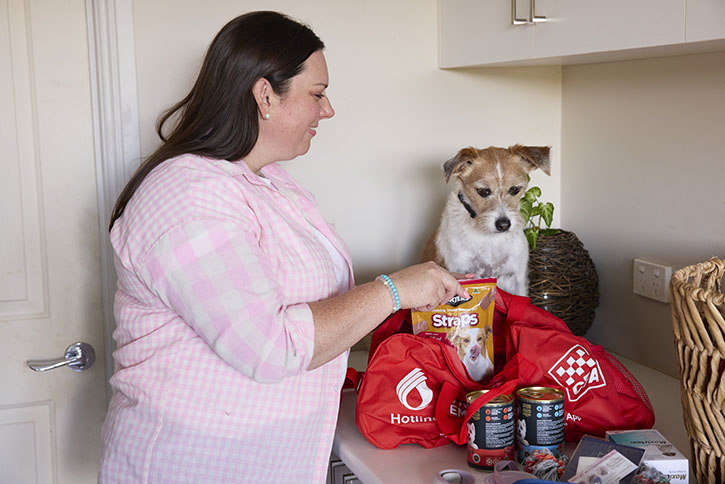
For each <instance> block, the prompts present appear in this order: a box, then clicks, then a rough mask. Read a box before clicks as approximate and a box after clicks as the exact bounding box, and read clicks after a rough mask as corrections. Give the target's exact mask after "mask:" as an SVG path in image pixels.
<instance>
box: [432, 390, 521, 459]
mask: <svg viewBox="0 0 725 484" xmlns="http://www.w3.org/2000/svg"><path fill="white" fill-rule="evenodd" d="M464 390H465V389H464V387H463V385H462V384H461V385H456V384H454V383H452V382H450V381H446V382H444V383H443V386H442V387H441V390H440V393H439V394H438V400H437V401H436V407H435V416H436V423H437V424H438V429H439V430H440V431H441V433H442V434H443V435H445V436H446V437H447V438H448V439H449V440H451V441H453V442H455V443H456V444H458V445H463V444H465V443H466V441H467V440H468V432H467V429H466V423H467V422H468V420H470V418H471V417H472V416H473V414H474V413H476V411H477V410H479V409H480V408H481V407H482V406H484V405H485V404H486V403H488V402H490V401H491V400H492V399H493V398H495V397H497V396H499V395H507V394H512V393H513V392H514V391H515V390H516V381H515V380H513V381H508V382H505V383H504V384H503V385H500V386H498V387H496V388H491V389H489V390H488V391H487V392H486V393H484V394H483V395H481V396H480V397H478V398H477V399H475V400H474V401H473V403H471V404H469V405H468V407H467V408H466V414H465V416H464V417H463V422H461V420H460V419H454V418H452V417H451V406H452V405H454V403H455V402H456V400H461V399H464V398H465V395H463V393H464ZM466 393H467V391H466Z"/></svg>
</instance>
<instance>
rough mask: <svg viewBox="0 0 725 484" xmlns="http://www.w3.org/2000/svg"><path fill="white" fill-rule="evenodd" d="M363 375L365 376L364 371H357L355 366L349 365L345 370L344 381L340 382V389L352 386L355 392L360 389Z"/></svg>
mask: <svg viewBox="0 0 725 484" xmlns="http://www.w3.org/2000/svg"><path fill="white" fill-rule="evenodd" d="M363 376H365V372H364V371H357V370H356V369H355V368H353V367H351V366H349V367H348V368H347V372H345V381H344V382H343V384H342V389H343V390H345V389H347V388H352V389H354V390H355V393H357V392H358V390H360V382H362V379H363Z"/></svg>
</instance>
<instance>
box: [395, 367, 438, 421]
mask: <svg viewBox="0 0 725 484" xmlns="http://www.w3.org/2000/svg"><path fill="white" fill-rule="evenodd" d="M426 380H427V378H426V376H425V374H424V373H423V370H421V369H420V368H414V369H413V370H412V371H411V372H410V373H408V374H407V375H405V376H404V377H403V378H402V379H401V380H400V382H399V383H398V386H397V387H395V393H396V394H397V395H398V400H400V403H402V404H403V405H404V406H405V408H407V409H408V410H412V411H417V410H423V409H424V408H426V407H427V406H428V405H429V404H430V402H431V401H433V392H432V391H431V389H430V388H428V385H427V384H426V383H425V381H426ZM413 395H415V396H417V398H411V397H412V396H413ZM411 400H412V401H413V402H414V403H413V404H411V403H410V401H411ZM415 402H418V403H417V405H416V404H415Z"/></svg>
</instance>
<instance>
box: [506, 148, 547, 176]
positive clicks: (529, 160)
mask: <svg viewBox="0 0 725 484" xmlns="http://www.w3.org/2000/svg"><path fill="white" fill-rule="evenodd" d="M509 151H510V152H511V153H513V154H515V155H519V156H520V157H521V159H522V160H523V161H524V168H525V169H526V171H532V170H535V169H537V168H539V169H540V170H541V171H543V172H544V173H546V174H547V175H551V171H550V168H551V161H550V160H549V151H550V148H549V147H548V146H521V145H514V146H511V147H509Z"/></svg>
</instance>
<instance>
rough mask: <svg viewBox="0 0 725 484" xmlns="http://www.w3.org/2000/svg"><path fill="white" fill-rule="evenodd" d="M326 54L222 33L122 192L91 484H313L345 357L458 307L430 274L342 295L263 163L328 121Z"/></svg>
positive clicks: (299, 199)
mask: <svg viewBox="0 0 725 484" xmlns="http://www.w3.org/2000/svg"><path fill="white" fill-rule="evenodd" d="M323 47H324V45H323V43H322V41H320V39H319V38H318V37H317V36H316V35H315V34H314V33H313V32H312V31H311V30H310V29H309V28H308V27H306V26H303V25H301V24H299V23H298V22H296V21H294V20H292V19H290V18H288V17H285V16H283V15H281V14H278V13H274V12H255V13H251V14H247V15H243V16H240V17H238V18H236V19H234V20H232V21H231V22H230V23H229V24H227V25H226V26H225V27H224V28H223V29H222V30H221V31H220V32H219V33H218V34H217V36H216V38H215V39H214V41H213V42H212V44H211V46H210V47H209V49H208V52H207V55H206V57H205V59H204V62H203V65H202V68H201V71H200V74H199V77H198V79H197V81H196V83H195V85H194V87H193V88H192V90H191V92H190V93H189V94H188V95H187V96H186V98H184V99H183V100H182V101H181V102H179V103H178V104H177V105H175V106H173V107H172V108H171V109H170V110H169V111H168V112H167V113H166V114H165V115H164V116H162V118H161V119H160V122H159V125H158V127H157V128H158V132H159V135H160V136H161V138H162V140H163V143H162V145H161V146H160V147H159V149H158V150H157V151H156V152H155V153H153V154H152V155H151V156H150V157H149V158H148V159H147V160H146V161H145V162H144V164H143V165H142V166H141V167H140V168H139V170H138V171H137V173H136V174H135V175H134V176H133V177H132V179H131V180H130V181H129V183H128V185H127V186H126V188H125V189H124V190H123V192H122V194H121V196H120V197H119V199H118V201H117V203H116V207H115V208H114V211H113V214H112V219H111V226H110V232H111V241H112V244H113V247H114V251H115V255H116V271H117V274H118V290H117V293H116V298H115V309H114V312H115V317H116V322H117V328H116V331H115V332H114V338H115V340H116V342H117V343H118V350H117V351H116V352H114V358H115V361H116V371H115V374H114V375H113V377H112V378H111V385H112V387H113V390H114V392H113V398H112V399H111V403H110V405H109V410H108V416H107V419H106V422H105V424H104V430H103V460H102V465H101V472H100V477H99V481H100V482H134V483H147V482H148V483H151V482H213V483H225V482H265V483H267V482H269V483H278V482H279V483H309V482H323V481H324V480H325V473H326V468H327V461H328V458H329V454H330V449H331V445H332V439H333V434H334V428H335V422H336V418H337V409H338V405H339V395H340V388H341V385H342V382H343V378H344V373H345V369H346V366H347V350H348V349H349V348H350V347H351V346H352V345H353V344H354V343H356V342H357V341H358V340H360V339H361V338H362V337H363V336H364V335H365V334H367V333H368V332H370V331H371V330H372V329H373V328H375V326H377V325H378V324H379V323H380V322H381V321H383V320H384V319H385V318H386V317H387V316H388V315H389V314H391V312H392V311H393V310H394V309H397V308H399V307H402V308H412V307H416V308H428V309H430V308H432V307H434V306H437V305H438V304H440V303H442V302H445V301H447V300H448V299H450V298H451V297H453V296H454V295H456V294H458V295H461V296H464V297H465V296H466V293H465V291H464V289H463V288H462V287H461V286H460V284H458V282H457V280H456V276H457V275H455V274H450V273H448V272H446V271H444V270H443V269H441V268H440V267H438V266H436V265H434V264H422V265H418V266H413V267H409V268H406V269H404V270H401V271H399V272H396V273H393V274H391V275H390V276H389V277H388V276H381V278H379V279H378V280H376V281H373V282H370V283H367V284H363V285H360V286H354V284H353V277H352V267H351V264H350V260H349V256H348V252H347V250H346V249H345V246H344V244H343V242H342V241H341V240H340V238H339V237H338V236H337V234H335V233H334V231H333V230H332V229H331V227H330V226H329V225H328V224H327V223H326V222H325V221H324V220H323V218H322V216H321V215H320V213H319V211H318V209H317V208H316V206H315V203H314V200H313V198H312V196H311V195H310V194H309V193H308V192H306V191H305V190H304V189H302V188H301V187H300V186H299V185H298V184H297V183H296V182H295V181H294V180H293V179H292V178H291V177H290V176H289V175H288V174H287V173H286V172H285V171H284V170H283V169H282V168H281V167H280V166H279V165H278V164H277V162H279V161H283V160H291V159H293V158H295V157H297V156H299V155H302V154H304V153H306V152H307V150H308V149H309V147H310V141H311V139H312V137H314V136H315V131H316V129H317V127H318V123H319V121H320V120H322V119H327V118H331V117H332V116H333V115H334V110H333V109H332V105H331V104H330V101H329V99H328V98H327V97H326V94H325V90H326V88H327V85H328V82H329V81H328V73H327V66H326V63H325V58H324V55H323V53H322V49H323ZM171 116H175V117H176V119H178V121H177V122H176V125H175V127H174V128H173V129H172V130H171V133H170V134H169V135H168V137H165V136H164V135H163V134H162V133H163V126H164V124H165V123H166V122H167V121H168V120H169V119H170V118H171Z"/></svg>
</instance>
